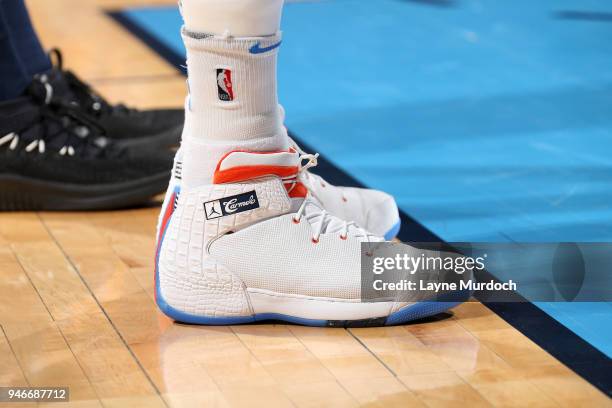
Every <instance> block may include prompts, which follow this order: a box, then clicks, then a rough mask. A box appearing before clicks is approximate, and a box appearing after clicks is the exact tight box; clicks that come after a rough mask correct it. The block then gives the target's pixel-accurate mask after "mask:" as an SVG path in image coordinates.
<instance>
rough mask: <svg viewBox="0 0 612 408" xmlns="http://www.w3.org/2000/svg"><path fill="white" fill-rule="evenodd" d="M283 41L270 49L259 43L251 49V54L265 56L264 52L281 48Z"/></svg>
mask: <svg viewBox="0 0 612 408" xmlns="http://www.w3.org/2000/svg"><path fill="white" fill-rule="evenodd" d="M281 43H282V41H279V42H277V43H276V44H272V45H271V46H269V47H263V48H262V47H261V43H259V42H258V43H257V44H255V45H254V46H252V47H251V48H250V49H249V52H250V53H251V54H263V53H264V52H268V51H272V50H273V49H275V48H278V47H280V45H281Z"/></svg>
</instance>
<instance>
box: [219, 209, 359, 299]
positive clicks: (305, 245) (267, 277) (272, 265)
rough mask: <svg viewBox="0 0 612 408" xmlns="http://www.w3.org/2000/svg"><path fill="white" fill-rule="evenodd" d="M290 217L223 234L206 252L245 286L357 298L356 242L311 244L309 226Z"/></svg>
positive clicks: (325, 239)
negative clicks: (295, 221)
mask: <svg viewBox="0 0 612 408" xmlns="http://www.w3.org/2000/svg"><path fill="white" fill-rule="evenodd" d="M292 218H293V215H292V214H287V215H283V216H280V217H275V218H273V219H270V220H267V221H263V222H260V223H257V224H255V225H253V226H250V227H248V228H245V229H242V230H240V231H238V232H236V233H234V234H230V235H224V236H223V237H221V238H219V239H218V240H215V241H214V242H213V243H212V244H211V247H210V253H211V254H212V255H213V256H214V257H215V259H217V260H218V261H220V262H221V263H222V264H223V265H225V266H226V267H227V268H229V269H230V270H231V271H232V272H234V273H235V274H236V275H237V276H239V277H240V279H241V280H242V281H244V282H245V284H246V285H247V287H248V288H255V289H263V290H269V291H272V292H275V293H283V294H294V295H306V296H315V297H329V298H340V299H359V298H360V295H361V275H360V248H361V247H360V242H359V241H358V240H356V239H348V240H343V239H341V238H340V236H339V234H322V235H321V237H320V239H319V242H318V243H313V241H312V233H313V231H312V227H311V226H310V225H309V224H308V223H307V222H306V221H304V220H303V221H302V222H300V223H299V224H295V223H293V221H292ZM245 254H248V256H245Z"/></svg>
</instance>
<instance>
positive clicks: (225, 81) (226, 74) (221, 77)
mask: <svg viewBox="0 0 612 408" xmlns="http://www.w3.org/2000/svg"><path fill="white" fill-rule="evenodd" d="M217 92H218V93H219V100H221V101H224V102H230V101H233V100H234V89H233V85H232V71H231V70H229V69H226V68H217Z"/></svg>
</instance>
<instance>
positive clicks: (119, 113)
mask: <svg viewBox="0 0 612 408" xmlns="http://www.w3.org/2000/svg"><path fill="white" fill-rule="evenodd" d="M49 57H50V58H51V60H52V61H54V67H53V69H52V70H51V72H49V73H47V74H46V76H47V78H48V81H49V83H50V84H51V86H52V87H53V89H54V91H55V92H54V98H59V99H62V100H63V101H64V102H71V103H73V104H77V105H78V106H80V107H81V108H82V109H83V112H85V113H86V114H87V115H89V116H90V117H91V118H93V119H95V120H96V121H97V122H98V123H99V124H100V125H101V126H102V128H103V129H104V131H105V132H106V134H107V135H108V137H110V138H113V139H117V140H119V141H121V143H123V144H129V143H130V141H133V140H134V139H139V138H148V139H149V143H152V144H154V145H155V146H158V147H162V148H174V147H178V146H179V144H180V140H181V133H182V130H183V122H184V119H185V112H184V110H183V109H182V108H181V109H151V110H138V109H134V108H130V107H127V106H125V105H123V104H118V105H112V104H110V103H109V102H108V101H107V100H106V99H104V98H103V97H102V96H101V95H100V94H98V93H97V92H96V91H95V90H93V89H92V88H91V86H89V85H88V84H86V83H85V82H83V81H82V80H81V79H79V78H78V77H77V76H76V75H75V74H74V73H73V72H71V71H68V70H64V69H63V66H62V58H63V57H62V54H61V52H60V51H59V50H58V49H56V48H54V49H52V50H51V51H50V52H49Z"/></svg>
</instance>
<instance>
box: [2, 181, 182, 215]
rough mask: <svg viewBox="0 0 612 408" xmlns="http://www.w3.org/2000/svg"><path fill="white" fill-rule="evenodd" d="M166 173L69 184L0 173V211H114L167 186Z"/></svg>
mask: <svg viewBox="0 0 612 408" xmlns="http://www.w3.org/2000/svg"><path fill="white" fill-rule="evenodd" d="M169 179H170V173H169V172H163V173H159V174H155V175H153V176H149V177H145V178H141V179H138V180H132V181H126V182H121V183H108V184H93V185H82V184H70V183H61V182H53V181H45V180H39V179H32V178H27V177H23V176H19V175H16V174H0V211H81V210H114V209H119V208H126V207H131V206H135V205H139V204H143V203H145V202H147V201H148V200H150V199H151V197H153V196H155V195H157V194H160V193H162V192H164V191H165V190H166V188H167V187H168V180H169Z"/></svg>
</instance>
